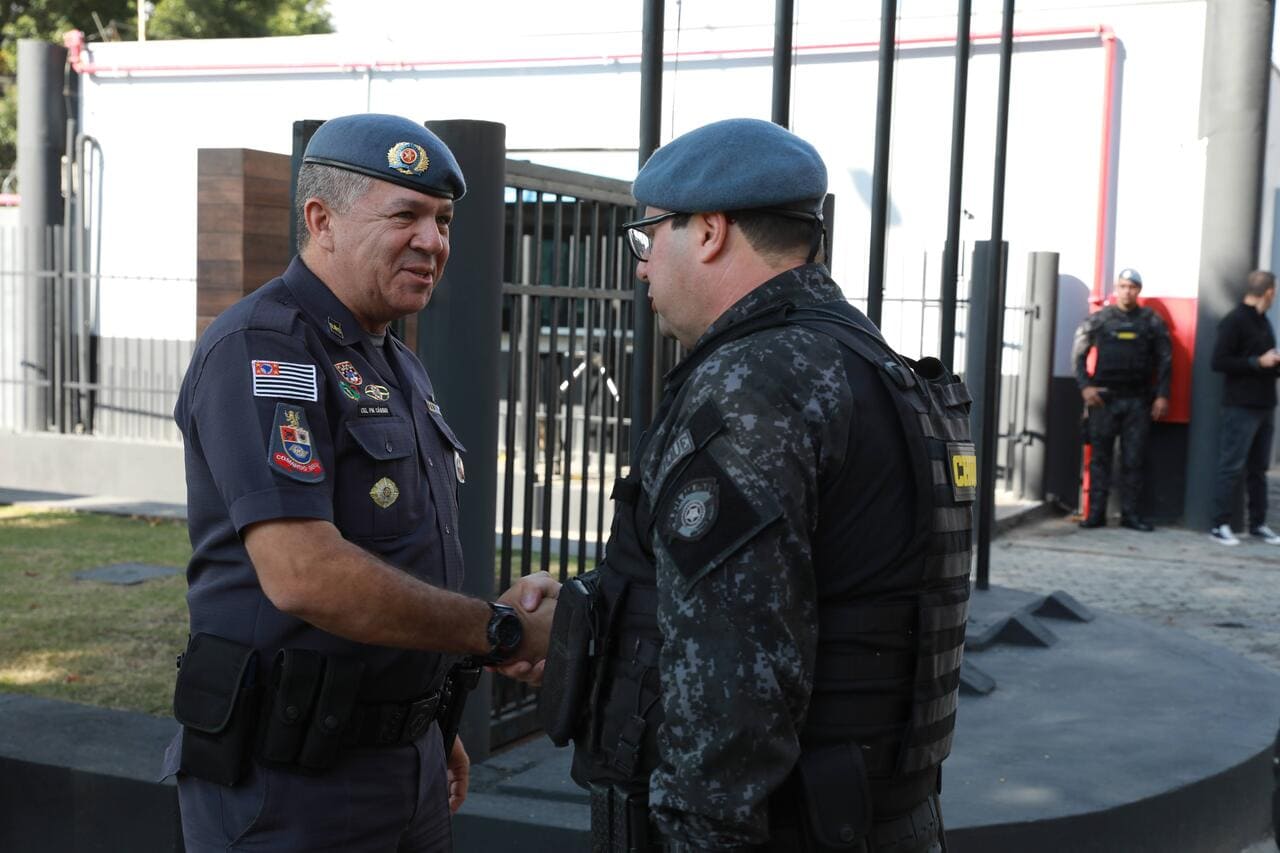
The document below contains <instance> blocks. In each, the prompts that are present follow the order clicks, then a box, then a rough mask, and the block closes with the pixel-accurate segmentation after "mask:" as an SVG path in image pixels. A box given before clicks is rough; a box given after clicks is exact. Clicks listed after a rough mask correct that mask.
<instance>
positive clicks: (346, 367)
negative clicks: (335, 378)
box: [333, 361, 364, 386]
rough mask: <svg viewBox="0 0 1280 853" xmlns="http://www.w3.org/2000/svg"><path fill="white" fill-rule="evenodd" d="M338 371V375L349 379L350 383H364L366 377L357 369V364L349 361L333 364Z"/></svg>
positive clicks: (354, 384)
mask: <svg viewBox="0 0 1280 853" xmlns="http://www.w3.org/2000/svg"><path fill="white" fill-rule="evenodd" d="M333 369H334V370H336V371H338V375H339V376H341V377H342V378H343V379H345V380H347V384H348V385H352V386H357V385H363V384H364V377H362V376H361V375H360V371H358V370H356V366H355V365H354V364H352V363H351V362H349V361H340V362H338V363H337V364H335V365H334V366H333Z"/></svg>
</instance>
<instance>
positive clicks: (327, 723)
mask: <svg viewBox="0 0 1280 853" xmlns="http://www.w3.org/2000/svg"><path fill="white" fill-rule="evenodd" d="M337 728H338V718H337V717H335V716H334V715H333V714H330V715H329V716H327V717H325V718H324V729H325V731H327V732H332V731H336V730H337Z"/></svg>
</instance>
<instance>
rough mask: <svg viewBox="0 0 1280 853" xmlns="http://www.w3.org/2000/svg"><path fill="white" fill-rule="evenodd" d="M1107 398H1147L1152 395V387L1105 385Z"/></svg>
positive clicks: (1104, 391) (1104, 392) (1104, 393)
mask: <svg viewBox="0 0 1280 853" xmlns="http://www.w3.org/2000/svg"><path fill="white" fill-rule="evenodd" d="M1102 387H1103V388H1104V389H1105V390H1103V392H1102V394H1103V396H1106V397H1146V396H1149V395H1151V394H1152V390H1151V386H1150V385H1103V386H1102Z"/></svg>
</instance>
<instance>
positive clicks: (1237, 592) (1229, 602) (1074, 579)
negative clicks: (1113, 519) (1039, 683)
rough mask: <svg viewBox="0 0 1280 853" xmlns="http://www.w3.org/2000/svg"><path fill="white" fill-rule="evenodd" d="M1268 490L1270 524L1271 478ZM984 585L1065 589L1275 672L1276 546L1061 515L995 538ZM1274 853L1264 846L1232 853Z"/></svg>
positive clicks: (1279, 624)
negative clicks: (1089, 523)
mask: <svg viewBox="0 0 1280 853" xmlns="http://www.w3.org/2000/svg"><path fill="white" fill-rule="evenodd" d="M1270 485H1271V489H1270V491H1271V496H1270V506H1271V507H1272V508H1273V511H1272V519H1273V524H1275V523H1276V522H1280V471H1276V472H1273V473H1272V476H1271V478H1270ZM1276 526H1277V527H1280V524H1276ZM1237 532H1238V531H1237ZM990 580H991V583H993V584H996V585H999V586H1010V587H1015V588H1018V589H1024V590H1028V591H1032V592H1045V593H1048V592H1052V591H1054V590H1059V589H1061V590H1065V591H1067V592H1069V593H1071V594H1072V595H1074V596H1075V597H1076V598H1078V599H1079V600H1080V601H1082V602H1084V603H1085V604H1089V605H1092V606H1095V607H1099V608H1102V609H1105V610H1110V611H1112V612H1115V613H1127V614H1131V615H1134V616H1137V617H1140V618H1143V619H1149V620H1151V621H1153V622H1157V623H1160V624H1163V625H1170V626H1173V627H1175V628H1178V629H1180V630H1183V631H1186V632H1188V633H1190V634H1193V635H1195V636H1196V637H1199V638H1200V639H1202V640H1206V641H1209V642H1212V643H1217V644H1219V645H1223V646H1227V647H1228V648H1230V649H1232V650H1233V651H1235V652H1237V653H1238V654H1241V655H1244V656H1245V657H1248V658H1250V659H1252V660H1254V661H1256V662H1258V663H1260V664H1262V665H1264V666H1266V667H1269V668H1271V669H1272V670H1274V671H1276V672H1280V546H1276V545H1266V544H1264V543H1262V542H1260V541H1251V540H1250V539H1249V538H1248V537H1243V541H1242V542H1241V544H1240V545H1239V546H1237V547H1234V548H1229V547H1224V546H1222V545H1219V544H1217V543H1215V542H1213V541H1212V540H1211V539H1210V538H1209V535H1208V533H1207V532H1201V531H1193V530H1186V529H1181V528H1162V529H1158V530H1156V531H1155V532H1153V533H1138V532H1136V531H1131V530H1125V529H1123V528H1120V527H1115V526H1112V527H1107V528H1105V529H1102V530H1081V529H1079V528H1078V527H1077V526H1076V524H1075V522H1074V521H1073V520H1071V519H1070V518H1061V517H1059V518H1049V519H1043V520H1040V521H1036V522H1033V523H1031V524H1027V525H1023V526H1021V527H1018V528H1016V529H1013V530H1011V531H1009V532H1008V533H1006V534H1004V535H1003V536H1001V537H999V538H998V539H996V540H995V542H994V544H993V546H992V549H991V577H990ZM1277 716H1280V709H1278V710H1277ZM1276 850H1277V845H1276V843H1275V842H1274V841H1271V840H1267V841H1261V842H1258V843H1257V844H1254V845H1252V846H1250V847H1249V848H1247V849H1246V850H1244V851H1241V853H1276Z"/></svg>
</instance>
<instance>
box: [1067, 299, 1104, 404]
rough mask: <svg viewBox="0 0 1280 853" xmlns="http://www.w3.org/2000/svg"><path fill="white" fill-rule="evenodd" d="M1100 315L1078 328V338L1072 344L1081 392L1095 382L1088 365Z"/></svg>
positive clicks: (1088, 318) (1073, 363)
mask: <svg viewBox="0 0 1280 853" xmlns="http://www.w3.org/2000/svg"><path fill="white" fill-rule="evenodd" d="M1098 313H1100V312H1095V313H1093V314H1090V315H1089V316H1088V317H1085V318H1084V321H1083V322H1082V323H1081V324H1080V325H1079V326H1076V336H1075V339H1074V340H1073V341H1072V343H1071V364H1072V365H1073V366H1074V368H1075V373H1076V387H1078V388H1080V389H1081V390H1084V388H1085V386H1087V385H1090V384H1091V383H1092V382H1093V380H1092V378H1090V376H1089V371H1088V368H1087V366H1086V365H1087V364H1088V361H1087V359H1088V357H1089V350H1090V349H1092V348H1093V333H1094V331H1095V330H1096V329H1097V325H1098V323H1097V319H1096V318H1097V316H1098Z"/></svg>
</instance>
